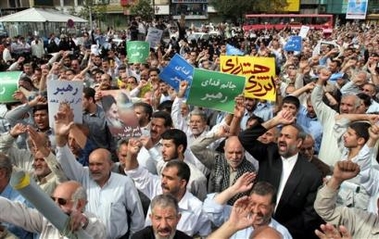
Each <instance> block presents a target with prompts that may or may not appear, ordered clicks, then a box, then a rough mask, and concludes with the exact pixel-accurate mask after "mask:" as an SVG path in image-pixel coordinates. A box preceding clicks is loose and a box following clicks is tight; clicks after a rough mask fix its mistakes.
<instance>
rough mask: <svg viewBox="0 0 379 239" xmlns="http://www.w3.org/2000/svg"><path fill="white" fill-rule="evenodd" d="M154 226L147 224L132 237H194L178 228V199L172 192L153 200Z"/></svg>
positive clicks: (187, 238)
mask: <svg viewBox="0 0 379 239" xmlns="http://www.w3.org/2000/svg"><path fill="white" fill-rule="evenodd" d="M150 207H151V214H150V215H149V217H150V219H151V224H152V226H147V227H145V228H144V229H142V230H141V231H138V232H136V233H134V234H133V235H132V238H131V239H159V238H172V239H192V237H190V236H188V235H187V234H185V233H184V232H181V231H179V230H176V226H177V225H178V222H179V220H180V216H181V214H180V212H179V205H178V200H176V198H175V197H174V196H172V195H171V194H161V195H158V196H155V197H154V198H153V200H152V201H151V205H150Z"/></svg>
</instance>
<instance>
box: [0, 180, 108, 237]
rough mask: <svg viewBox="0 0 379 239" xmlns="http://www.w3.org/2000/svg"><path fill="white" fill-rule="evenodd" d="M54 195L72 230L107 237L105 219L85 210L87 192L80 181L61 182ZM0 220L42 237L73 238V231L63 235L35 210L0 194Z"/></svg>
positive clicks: (53, 197) (92, 235) (91, 235)
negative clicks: (102, 219)
mask: <svg viewBox="0 0 379 239" xmlns="http://www.w3.org/2000/svg"><path fill="white" fill-rule="evenodd" d="M51 198H52V199H53V200H54V201H55V203H56V204H57V205H58V207H59V208H60V209H61V210H62V211H63V212H64V213H66V214H67V215H69V216H70V225H69V229H70V230H71V231H72V232H75V231H77V230H79V229H83V230H85V232H86V233H87V234H88V235H89V236H90V237H91V238H94V239H103V238H105V234H106V233H105V226H104V224H103V222H101V221H100V220H99V219H98V218H97V217H95V216H94V215H93V214H92V213H89V212H84V209H85V206H86V204H87V194H86V192H85V189H84V188H83V187H82V186H81V185H80V183H78V182H75V181H68V182H64V183H61V184H59V185H58V186H57V188H56V189H55V190H54V192H53V193H52V196H51ZM0 221H1V222H9V223H12V224H14V225H17V226H19V227H22V228H24V229H25V230H28V231H30V232H35V233H40V237H39V238H41V239H58V238H59V239H60V238H73V237H72V236H73V235H71V236H70V232H65V233H67V234H64V235H62V233H63V232H60V231H58V229H57V228H55V227H54V226H53V225H52V224H51V223H50V222H49V221H48V220H47V219H46V218H44V217H43V216H42V214H41V213H39V212H38V211H37V210H36V209H31V208H27V207H26V206H25V205H22V204H21V203H18V202H11V201H9V200H8V199H6V198H3V197H0ZM66 236H67V237H66Z"/></svg>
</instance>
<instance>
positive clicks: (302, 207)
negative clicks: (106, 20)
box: [238, 124, 323, 239]
mask: <svg viewBox="0 0 379 239" xmlns="http://www.w3.org/2000/svg"><path fill="white" fill-rule="evenodd" d="M266 131H267V129H265V128H264V127H263V126H261V125H260V124H259V125H257V126H255V127H253V128H251V129H247V130H245V131H243V132H241V133H240V135H239V137H238V138H239V140H240V141H241V143H242V145H243V147H244V148H245V149H246V150H247V151H248V152H249V153H250V154H251V155H253V156H254V158H255V159H257V160H258V161H259V170H258V176H257V180H258V181H267V182H269V183H271V184H272V185H273V186H274V187H275V188H276V189H278V188H279V184H280V179H281V175H282V167H283V166H282V159H281V156H280V155H279V152H278V146H277V144H276V143H270V144H263V143H261V142H259V141H257V139H258V137H259V136H260V135H262V134H264V133H265V132H266ZM321 184H322V177H321V173H320V172H319V171H318V170H317V168H316V167H315V166H314V165H313V164H311V163H310V162H308V161H307V160H306V159H305V158H303V157H302V156H301V155H300V154H299V156H298V159H297V161H296V163H295V166H294V168H293V170H292V172H291V174H290V176H289V178H288V180H287V182H286V185H285V187H284V190H283V193H282V195H281V198H280V201H279V204H278V205H277V208H276V211H275V214H274V218H275V219H276V220H277V221H278V222H279V223H281V224H282V225H283V226H285V227H286V228H287V229H288V230H289V232H290V233H291V235H292V236H293V238H294V239H304V238H307V239H310V238H317V237H316V235H315V233H314V230H315V229H316V228H319V226H320V224H321V223H322V222H323V221H322V219H321V218H320V217H319V216H318V215H317V213H316V212H315V210H314V208H313V203H314V201H315V198H316V194H317V189H318V187H319V186H320V185H321Z"/></svg>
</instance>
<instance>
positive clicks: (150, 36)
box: [146, 27, 163, 48]
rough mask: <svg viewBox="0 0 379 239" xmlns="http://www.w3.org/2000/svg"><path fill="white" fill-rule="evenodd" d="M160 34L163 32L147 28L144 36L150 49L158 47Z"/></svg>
mask: <svg viewBox="0 0 379 239" xmlns="http://www.w3.org/2000/svg"><path fill="white" fill-rule="evenodd" d="M162 34H163V31H162V30H160V29H158V28H154V27H150V28H149V30H148V32H147V36H146V41H147V42H149V43H150V47H151V48H155V47H157V46H158V45H159V43H160V42H161V38H162Z"/></svg>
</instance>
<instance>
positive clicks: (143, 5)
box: [130, 0, 154, 20]
mask: <svg viewBox="0 0 379 239" xmlns="http://www.w3.org/2000/svg"><path fill="white" fill-rule="evenodd" d="M130 13H131V14H132V15H135V16H140V17H141V18H142V19H143V20H152V19H153V16H154V9H153V6H152V4H151V1H150V0H139V1H138V2H137V3H136V4H134V5H132V6H131V7H130Z"/></svg>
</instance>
